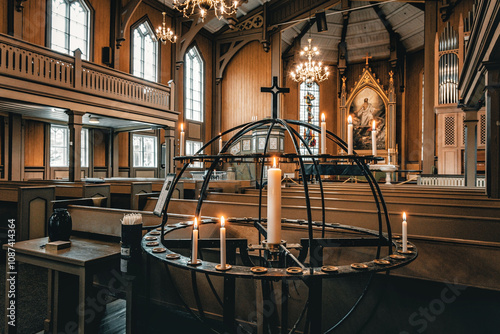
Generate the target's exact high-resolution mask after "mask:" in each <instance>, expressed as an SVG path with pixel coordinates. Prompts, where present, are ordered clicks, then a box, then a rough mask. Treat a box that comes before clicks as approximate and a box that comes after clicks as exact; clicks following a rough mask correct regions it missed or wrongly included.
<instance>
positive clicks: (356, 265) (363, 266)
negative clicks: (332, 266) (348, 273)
mask: <svg viewBox="0 0 500 334" xmlns="http://www.w3.org/2000/svg"><path fill="white" fill-rule="evenodd" d="M351 268H352V269H359V270H362V269H368V266H367V265H366V264H364V263H353V264H351Z"/></svg>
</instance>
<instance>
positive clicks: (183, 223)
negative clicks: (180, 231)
mask: <svg viewBox="0 0 500 334" xmlns="http://www.w3.org/2000/svg"><path fill="white" fill-rule="evenodd" d="M179 225H181V226H187V225H188V223H187V222H180V223H179Z"/></svg>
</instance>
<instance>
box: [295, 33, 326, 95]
mask: <svg viewBox="0 0 500 334" xmlns="http://www.w3.org/2000/svg"><path fill="white" fill-rule="evenodd" d="M307 41H308V42H309V46H306V47H304V50H303V51H300V55H301V56H303V55H306V57H307V62H304V63H301V64H298V65H297V68H296V69H295V71H292V72H290V76H291V77H292V79H293V80H294V81H296V82H303V81H305V83H306V85H307V86H311V85H312V83H313V82H315V81H316V82H317V83H319V82H322V81H325V80H326V79H328V74H329V73H328V68H327V67H326V66H325V67H324V68H323V67H321V66H322V63H321V62H318V63H316V62H315V61H313V60H312V59H313V57H314V56H317V55H319V51H318V48H317V47H312V46H311V42H312V39H310V38H309V39H308V40H307Z"/></svg>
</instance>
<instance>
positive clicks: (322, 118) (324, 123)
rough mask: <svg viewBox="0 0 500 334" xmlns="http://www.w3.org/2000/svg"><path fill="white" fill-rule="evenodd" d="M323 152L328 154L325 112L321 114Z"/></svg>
mask: <svg viewBox="0 0 500 334" xmlns="http://www.w3.org/2000/svg"><path fill="white" fill-rule="evenodd" d="M321 154H326V121H325V113H322V114H321Z"/></svg>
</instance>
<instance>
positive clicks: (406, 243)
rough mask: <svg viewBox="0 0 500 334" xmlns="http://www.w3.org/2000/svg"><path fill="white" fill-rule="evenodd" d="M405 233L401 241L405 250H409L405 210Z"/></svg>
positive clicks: (404, 213)
mask: <svg viewBox="0 0 500 334" xmlns="http://www.w3.org/2000/svg"><path fill="white" fill-rule="evenodd" d="M402 229H403V233H402V238H401V241H402V243H403V252H406V251H407V250H408V223H407V222H406V212H403V228H402Z"/></svg>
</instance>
